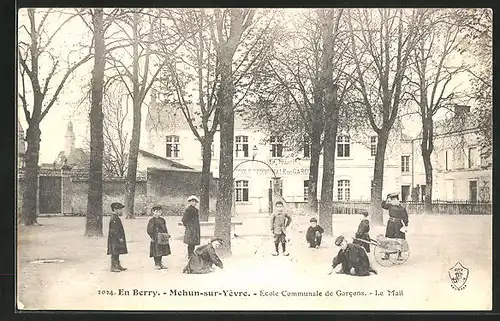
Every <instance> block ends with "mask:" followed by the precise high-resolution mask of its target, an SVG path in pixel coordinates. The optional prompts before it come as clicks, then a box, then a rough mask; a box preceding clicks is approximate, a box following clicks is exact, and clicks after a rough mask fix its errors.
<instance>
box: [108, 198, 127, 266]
mask: <svg viewBox="0 0 500 321" xmlns="http://www.w3.org/2000/svg"><path fill="white" fill-rule="evenodd" d="M124 207H125V206H124V205H123V204H121V203H111V211H112V215H111V219H110V220H109V233H108V255H111V272H121V271H125V270H126V268H124V267H123V266H122V265H121V263H120V254H127V253H128V251H127V240H126V239H125V231H124V229H123V224H122V220H121V219H120V216H119V215H121V214H122V212H123V208H124Z"/></svg>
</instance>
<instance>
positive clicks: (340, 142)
mask: <svg viewBox="0 0 500 321" xmlns="http://www.w3.org/2000/svg"><path fill="white" fill-rule="evenodd" d="M350 144H351V143H350V138H349V136H339V137H338V138H337V157H349V156H351V148H350Z"/></svg>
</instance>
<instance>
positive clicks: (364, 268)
mask: <svg viewBox="0 0 500 321" xmlns="http://www.w3.org/2000/svg"><path fill="white" fill-rule="evenodd" d="M339 264H341V265H342V270H341V271H342V273H345V274H349V275H351V273H350V271H351V268H354V275H356V276H368V275H370V271H371V270H373V269H372V268H371V266H370V260H369V259H368V255H366V251H365V249H364V248H362V247H361V246H359V245H355V244H347V248H346V249H345V250H342V249H341V250H340V251H339V253H338V254H337V256H335V257H334V258H333V262H332V268H335V267H336V266H337V265H339Z"/></svg>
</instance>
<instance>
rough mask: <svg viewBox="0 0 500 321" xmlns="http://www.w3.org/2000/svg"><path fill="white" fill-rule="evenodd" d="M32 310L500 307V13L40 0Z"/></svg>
mask: <svg viewBox="0 0 500 321" xmlns="http://www.w3.org/2000/svg"><path fill="white" fill-rule="evenodd" d="M17 37H18V54H17V62H18V64H17V75H16V77H17V80H18V87H17V91H18V92H17V107H16V111H17V185H16V186H17V224H18V227H17V228H16V231H17V233H16V242H17V248H16V256H17V275H16V279H17V282H16V297H17V308H18V309H19V310H23V311H33V310H116V311H126V310H159V311H180V310H190V311H199V310H216V311H220V310H226V311H227V310H230V311H231V310H232V311H234V310H276V311H280V310H331V311H339V310H398V311H402V310H405V311H408V310H411V311H419V310H491V309H492V161H491V160H492V157H491V153H492V118H491V111H492V74H493V73H492V10H491V9H487V8H481V9H461V8H453V9H445V8H427V9H424V8H420V9H407V8H405V9H401V8H360V9H354V8H349V9H347V8H320V9H317V8H316V9H307V8H301V9H285V8H283V9H279V8H274V9H271V8H267V9H259V8H237V9H234V8H195V9H187V8H28V9H26V8H23V9H20V10H19V11H18V26H17Z"/></svg>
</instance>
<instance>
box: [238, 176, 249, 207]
mask: <svg viewBox="0 0 500 321" xmlns="http://www.w3.org/2000/svg"><path fill="white" fill-rule="evenodd" d="M236 202H248V181H236Z"/></svg>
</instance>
